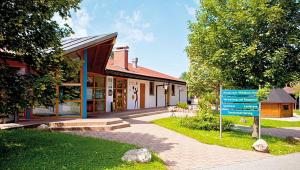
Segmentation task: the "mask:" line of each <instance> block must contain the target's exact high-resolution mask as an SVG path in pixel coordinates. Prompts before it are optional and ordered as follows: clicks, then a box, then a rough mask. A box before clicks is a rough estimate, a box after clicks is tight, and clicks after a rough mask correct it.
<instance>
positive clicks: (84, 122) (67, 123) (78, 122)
mask: <svg viewBox="0 0 300 170" xmlns="http://www.w3.org/2000/svg"><path fill="white" fill-rule="evenodd" d="M122 122H123V120H122V119H120V118H102V119H75V120H64V121H57V122H50V123H49V126H50V127H74V126H100V125H113V124H118V123H122Z"/></svg>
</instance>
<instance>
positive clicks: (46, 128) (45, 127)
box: [37, 124, 50, 131]
mask: <svg viewBox="0 0 300 170" xmlns="http://www.w3.org/2000/svg"><path fill="white" fill-rule="evenodd" d="M37 129H39V130H45V131H48V130H49V129H50V128H49V126H48V125H46V124H41V125H40V126H38V127H37Z"/></svg>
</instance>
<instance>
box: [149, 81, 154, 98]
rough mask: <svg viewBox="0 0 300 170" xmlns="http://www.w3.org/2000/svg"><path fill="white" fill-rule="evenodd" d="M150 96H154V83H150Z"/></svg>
mask: <svg viewBox="0 0 300 170" xmlns="http://www.w3.org/2000/svg"><path fill="white" fill-rule="evenodd" d="M149 94H150V96H154V82H150V86H149Z"/></svg>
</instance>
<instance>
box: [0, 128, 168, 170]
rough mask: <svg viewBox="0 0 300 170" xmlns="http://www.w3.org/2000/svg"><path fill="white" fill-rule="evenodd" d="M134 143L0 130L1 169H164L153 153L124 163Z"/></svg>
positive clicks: (54, 133)
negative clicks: (144, 159) (145, 158)
mask: <svg viewBox="0 0 300 170" xmlns="http://www.w3.org/2000/svg"><path fill="white" fill-rule="evenodd" d="M134 148H137V147H136V146H134V145H130V144H124V143H118V142H113V141H108V140H101V139H97V138H91V137H81V136H76V135H71V134H64V133H58V132H42V131H37V130H12V131H0V165H1V169H3V170H4V169H16V170H17V169H30V170H31V169H107V170H111V169H113V170H125V169H134V170H138V169H149V170H150V169H166V167H165V165H164V164H163V162H162V161H161V160H160V159H159V158H158V157H157V156H156V155H153V160H152V161H151V162H150V163H145V164H143V163H126V162H123V161H122V160H121V157H122V156H123V154H124V153H125V152H126V151H128V150H130V149H134Z"/></svg>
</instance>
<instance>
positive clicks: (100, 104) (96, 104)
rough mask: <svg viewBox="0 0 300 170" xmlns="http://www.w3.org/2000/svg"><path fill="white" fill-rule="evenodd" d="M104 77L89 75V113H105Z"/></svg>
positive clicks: (94, 74)
mask: <svg viewBox="0 0 300 170" xmlns="http://www.w3.org/2000/svg"><path fill="white" fill-rule="evenodd" d="M105 80H106V78H105V76H104V75H100V74H96V73H89V76H88V81H87V112H88V113H89V114H92V113H103V112H105V110H106V109H105V107H106V96H105V87H106V85H105V83H106V81H105Z"/></svg>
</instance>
